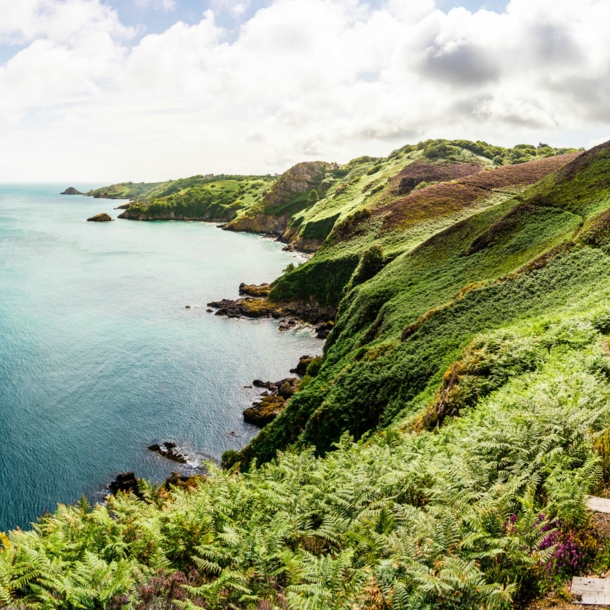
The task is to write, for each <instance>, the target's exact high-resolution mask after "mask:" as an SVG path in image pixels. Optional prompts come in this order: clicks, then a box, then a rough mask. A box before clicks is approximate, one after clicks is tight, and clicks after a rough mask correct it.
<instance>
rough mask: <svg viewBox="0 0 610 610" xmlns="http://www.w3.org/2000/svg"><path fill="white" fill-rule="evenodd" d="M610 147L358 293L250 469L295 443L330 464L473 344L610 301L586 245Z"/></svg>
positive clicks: (428, 245) (452, 230)
mask: <svg viewBox="0 0 610 610" xmlns="http://www.w3.org/2000/svg"><path fill="white" fill-rule="evenodd" d="M609 148H610V146H609V145H605V146H603V147H598V148H597V149H593V150H592V151H590V152H588V153H584V154H583V155H581V156H580V157H577V158H576V160H573V161H572V162H571V163H570V164H568V165H566V166H565V167H564V168H563V169H561V170H559V171H558V172H557V173H556V174H555V175H554V176H552V177H549V178H548V179H547V181H546V182H544V183H541V184H539V185H536V186H534V187H533V188H532V189H531V191H528V192H526V193H524V195H523V196H522V197H516V198H513V199H509V200H508V201H505V202H504V203H500V204H498V205H495V206H492V207H490V208H488V209H485V210H483V211H479V212H478V213H475V214H473V215H472V216H470V217H469V218H467V219H465V220H461V221H459V222H457V223H455V224H453V225H452V226H450V227H449V228H447V229H445V230H444V231H441V232H440V233H437V234H436V235H434V236H433V237H431V238H430V239H428V240H427V241H425V242H423V243H422V244H421V245H419V246H418V247H416V248H415V249H413V250H410V251H408V252H405V253H404V254H402V255H400V256H399V257H397V258H396V259H395V260H394V261H392V262H391V263H389V264H388V265H387V266H386V267H385V268H384V269H383V270H382V271H381V272H379V273H378V274H377V275H375V277H373V278H372V279H370V280H369V281H366V282H364V283H362V284H361V285H359V286H356V287H354V288H353V289H352V290H351V291H350V292H349V294H347V296H346V297H345V298H344V299H343V301H342V303H341V306H340V309H339V313H338V317H337V323H336V326H335V330H334V331H333V333H332V334H331V336H330V338H329V340H328V343H327V345H326V357H325V362H324V364H323V366H322V368H321V370H320V372H319V374H318V377H317V378H316V379H315V380H313V381H312V382H311V383H309V384H308V385H307V387H305V388H304V389H303V391H301V392H299V393H298V394H297V395H296V396H295V397H294V398H293V399H292V401H291V402H290V403H289V405H288V407H287V408H286V409H285V411H284V412H283V413H282V414H281V416H280V417H278V419H277V420H275V421H274V422H273V423H272V424H271V425H269V426H268V427H266V428H265V429H264V430H263V431H262V432H261V433H260V434H259V435H258V436H257V437H256V438H255V439H254V440H253V441H252V443H251V444H250V446H249V447H247V448H246V449H245V450H244V451H243V452H242V455H241V459H242V461H245V462H246V463H247V462H248V461H249V460H251V459H252V458H253V457H256V458H258V459H259V460H263V461H265V460H268V459H270V458H272V457H273V456H274V455H275V452H276V451H277V450H278V449H283V448H284V447H286V446H288V445H290V444H291V443H295V442H297V443H299V444H300V445H302V446H306V445H308V444H313V445H314V446H315V447H316V448H317V451H318V452H320V453H324V452H325V451H327V450H328V449H330V448H331V446H332V443H333V442H336V441H337V439H338V438H339V437H340V436H341V434H342V433H343V432H345V431H350V432H351V433H352V434H354V435H355V436H356V437H357V438H358V437H360V436H361V435H363V434H364V433H365V432H367V431H368V430H370V429H374V428H375V427H377V426H386V425H388V424H390V423H391V422H392V421H394V419H395V418H396V417H397V416H398V415H399V414H411V415H416V414H418V413H421V412H422V410H423V409H424V408H425V407H426V405H427V404H428V403H429V401H430V400H431V399H432V396H433V395H434V392H435V391H436V390H437V388H438V386H439V384H440V383H441V380H442V378H443V375H444V373H445V371H446V370H447V368H448V367H449V366H450V364H451V363H452V362H453V361H454V360H456V359H457V358H458V357H459V354H460V353H461V350H463V349H464V348H465V346H466V345H467V344H468V343H469V342H470V341H471V340H472V339H473V337H474V336H475V335H476V334H477V333H479V332H482V331H485V330H487V329H494V328H500V327H503V326H506V325H511V324H514V323H515V322H517V321H520V320H525V319H528V318H531V317H532V316H539V315H541V314H542V313H544V312H547V311H554V310H556V308H558V307H564V306H565V307H568V308H570V307H574V308H576V309H578V308H579V307H581V306H582V303H583V302H585V300H586V299H590V298H598V297H591V296H590V295H591V291H593V292H594V293H595V290H603V291H604V292H605V288H604V287H603V286H604V282H605V281H607V275H608V261H607V259H606V255H605V254H603V253H602V251H600V250H597V249H592V248H590V247H583V245H582V243H592V241H593V240H591V239H587V235H590V233H591V232H590V231H587V227H588V226H590V225H591V222H594V225H592V226H598V225H599V219H596V218H593V219H592V220H591V215H593V214H598V213H599V212H600V210H602V209H607V208H608V207H610V198H609V197H608V194H607V191H606V190H605V189H606V186H605V183H604V182H603V181H602V182H601V183H599V182H597V181H596V180H597V178H593V179H589V178H588V176H589V175H590V174H591V175H594V176H597V175H598V174H602V175H603V173H604V171H605V172H606V175H608V172H610V158H609V157H608V149H609ZM521 167H525V166H521ZM574 168H576V171H575V170H574ZM604 168H605V169H604ZM594 169H595V171H594ZM495 171H499V170H494V172H491V174H492V175H493V174H494V173H495ZM583 176H584V178H583ZM562 181H563V183H562ZM560 183H562V186H560V187H559V191H560V192H562V193H563V192H564V191H563V189H564V188H571V187H572V186H574V185H575V184H579V189H581V191H582V192H583V193H587V195H586V196H584V195H583V197H582V198H581V199H580V200H579V201H578V203H576V202H575V201H574V200H572V199H570V198H568V199H566V202H567V203H564V202H563V200H561V199H559V198H558V199H557V200H552V201H553V203H552V204H550V203H549V201H551V199H550V198H551V197H552V192H553V189H554V188H555V186H556V185H557V184H560ZM544 193H549V195H548V197H549V199H548V200H547V199H544V198H543V194H544ZM393 211H394V212H396V210H393ZM602 214H603V213H602ZM385 218H386V219H387V218H388V216H386V217H385ZM595 223H597V224H595ZM583 226H585V231H582V228H583ZM581 231H582V233H581ZM598 232H599V231H598ZM579 235H580V237H579ZM574 240H577V242H576V243H574ZM549 253H551V254H549ZM553 254H555V256H552V255H553ZM536 260H538V262H535V263H532V261H536ZM314 261H315V257H314V259H313V260H312V262H314ZM547 263H548V264H547ZM304 267H305V266H304ZM293 273H294V272H293ZM314 289H315V287H314Z"/></svg>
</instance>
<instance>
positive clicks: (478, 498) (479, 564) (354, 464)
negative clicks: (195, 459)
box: [0, 310, 610, 610]
mask: <svg viewBox="0 0 610 610" xmlns="http://www.w3.org/2000/svg"><path fill="white" fill-rule="evenodd" d="M608 319H609V312H608V311H601V310H600V311H599V312H597V313H596V314H591V315H588V316H582V315H580V316H575V317H572V318H570V319H560V318H556V319H551V318H547V319H546V320H545V323H544V324H542V325H541V324H524V325H522V326H520V327H519V328H517V329H514V330H510V331H498V332H495V333H490V334H488V335H486V336H480V337H479V338H478V339H477V341H476V343H475V344H474V345H473V346H472V349H473V350H474V351H476V352H477V353H478V354H479V358H478V360H479V368H478V370H479V371H480V370H483V369H486V371H487V376H488V377H490V378H491V379H494V380H495V382H494V384H495V385H494V387H495V388H496V389H495V391H493V392H491V393H490V394H489V395H488V396H487V397H486V398H484V399H482V400H480V401H479V404H478V405H477V408H469V409H466V410H465V412H464V413H463V414H462V417H460V418H454V419H451V420H450V421H449V423H447V424H446V425H444V426H443V427H441V428H440V429H439V430H438V431H435V432H427V431H423V432H421V433H420V434H418V435H413V434H405V433H403V432H402V431H401V429H400V427H393V428H390V429H388V430H386V431H385V432H380V433H377V434H375V435H374V436H372V437H371V438H370V439H369V440H368V441H367V442H366V443H359V444H354V443H353V442H352V441H351V440H350V439H349V438H348V437H347V436H346V437H344V438H343V439H342V440H341V442H340V443H339V446H338V448H337V449H336V450H335V451H334V452H333V453H331V454H329V455H328V456H327V457H326V458H325V459H321V458H315V457H314V455H313V453H312V451H303V452H300V453H298V452H296V451H290V452H288V453H287V454H285V455H283V456H281V457H280V459H279V460H278V461H277V462H276V463H271V464H267V465H265V466H263V467H261V468H259V469H255V470H253V471H252V472H250V473H246V474H242V475H236V474H235V473H234V472H232V471H220V470H218V469H216V468H214V467H213V466H211V467H210V474H209V476H208V477H206V478H205V479H203V480H201V481H200V482H199V483H198V484H197V485H196V486H195V487H194V489H191V490H190V491H189V490H186V491H185V490H181V489H176V490H174V491H173V492H172V493H167V492H165V491H160V490H158V489H156V488H151V487H150V486H147V485H145V484H143V485H142V488H143V490H144V491H145V494H146V498H147V501H146V502H141V501H138V500H137V499H136V498H135V497H134V496H130V497H125V496H120V497H118V498H116V499H111V500H109V501H108V502H107V504H106V505H105V506H97V507H95V508H93V509H92V508H90V507H89V506H87V504H86V503H84V502H83V503H81V504H79V505H78V506H75V507H60V508H59V509H58V511H57V512H56V513H55V515H52V516H51V515H49V516H46V517H44V518H42V519H41V520H40V522H39V523H38V525H37V526H36V530H35V531H32V532H13V533H12V534H11V535H10V536H9V538H4V546H5V550H4V551H3V552H2V553H0V596H1V598H2V600H3V601H4V603H6V604H10V603H17V602H19V601H23V602H25V603H26V604H29V605H38V607H44V608H100V607H110V608H131V607H137V608H144V607H146V608H151V607H154V608H156V607H172V608H174V607H175V608H179V607H186V608H194V607H197V606H198V607H204V608H231V607H233V608H252V609H256V608H261V607H262V608H295V609H299V608H303V609H305V608H311V609H313V608H325V609H326V608H328V609H346V610H347V609H351V608H362V609H364V608H367V609H369V608H374V609H383V608H392V609H399V608H409V609H411V608H414V609H427V608H454V609H464V610H469V609H471V608H473V607H477V608H489V609H491V608H510V607H511V605H512V604H511V599H514V600H522V601H524V600H527V599H528V598H529V597H532V596H536V595H540V594H543V593H545V592H547V591H548V590H550V589H552V588H557V587H561V584H562V583H563V582H564V579H565V578H567V577H569V576H570V574H572V573H574V572H577V571H578V570H583V569H596V570H598V571H601V570H604V569H607V567H608V565H607V561H606V562H605V563H604V561H603V559H599V558H600V557H604V556H607V554H608V549H607V547H606V546H604V545H603V543H601V542H600V541H599V540H597V539H596V538H595V537H593V536H592V535H591V533H590V529H589V527H590V517H589V515H588V514H587V513H586V512H585V510H584V508H583V506H584V497H585V494H587V493H589V492H591V491H594V490H595V489H596V488H597V487H598V486H599V484H600V483H601V482H602V480H603V476H607V475H608V474H610V473H608V472H605V471H603V469H602V458H601V456H600V455H598V454H597V453H596V451H595V446H596V444H597V445H598V446H599V441H598V440H597V439H598V438H599V434H601V433H602V432H603V431H604V430H605V429H606V428H607V426H608V424H609V423H610V412H609V404H610V403H609V399H610V384H609V382H608V378H609V376H610V366H609V364H608V361H607V357H606V356H605V355H604V353H603V351H602V348H601V344H600V340H601V338H602V335H601V334H600V331H599V330H597V328H598V327H599V326H600V321H603V322H602V325H603V326H604V325H605V326H607V324H608ZM605 326H604V327H605ZM604 554H605V555H604Z"/></svg>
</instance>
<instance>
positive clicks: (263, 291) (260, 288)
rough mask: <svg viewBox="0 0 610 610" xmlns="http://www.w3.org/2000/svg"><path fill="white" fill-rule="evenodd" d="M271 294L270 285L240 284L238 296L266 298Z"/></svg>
mask: <svg viewBox="0 0 610 610" xmlns="http://www.w3.org/2000/svg"><path fill="white" fill-rule="evenodd" d="M270 292H271V284H258V285H257V284H244V283H242V284H240V285H239V294H241V295H242V296H249V297H267V296H269V293H270Z"/></svg>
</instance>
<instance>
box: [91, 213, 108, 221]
mask: <svg viewBox="0 0 610 610" xmlns="http://www.w3.org/2000/svg"><path fill="white" fill-rule="evenodd" d="M111 221H112V218H111V217H110V216H109V215H108V214H106V213H105V212H104V213H103V214H96V215H95V216H92V217H91V218H87V222H111Z"/></svg>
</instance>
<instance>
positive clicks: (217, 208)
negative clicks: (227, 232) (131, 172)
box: [89, 175, 275, 221]
mask: <svg viewBox="0 0 610 610" xmlns="http://www.w3.org/2000/svg"><path fill="white" fill-rule="evenodd" d="M274 182H275V178H272V177H271V176H230V175H226V176H224V175H220V176H211V177H206V176H193V177H191V178H184V179H181V180H170V181H168V182H162V183H151V184H132V183H122V184H116V185H112V186H109V187H104V188H102V189H98V190H97V191H92V192H90V193H89V195H91V196H93V197H108V198H112V199H115V198H121V199H127V198H129V199H133V200H134V201H133V204H132V205H131V206H130V208H129V209H128V210H127V211H126V212H125V213H124V214H123V215H122V217H123V218H129V219H133V220H167V219H176V220H195V219H197V220H210V221H227V220H231V219H232V218H233V217H235V215H236V214H237V213H239V212H241V211H243V210H246V209H248V208H250V207H251V206H253V205H255V204H256V203H257V202H258V201H259V200H260V199H261V198H262V197H263V196H264V194H265V193H266V192H267V191H268V190H269V189H270V188H271V187H272V185H273V183H274Z"/></svg>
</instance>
